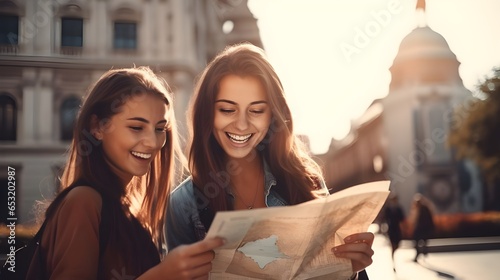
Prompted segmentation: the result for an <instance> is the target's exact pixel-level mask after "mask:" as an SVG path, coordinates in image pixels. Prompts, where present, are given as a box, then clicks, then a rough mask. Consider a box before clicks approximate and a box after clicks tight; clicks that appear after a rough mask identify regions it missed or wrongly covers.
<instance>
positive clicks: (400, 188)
mask: <svg viewBox="0 0 500 280" xmlns="http://www.w3.org/2000/svg"><path fill="white" fill-rule="evenodd" d="M418 12H421V13H422V12H424V11H423V9H422V10H419V7H418V6H417V13H418ZM459 66H460V62H459V61H458V60H457V57H456V55H455V54H454V53H453V52H452V50H451V49H450V47H449V45H448V43H447V42H446V40H445V38H443V36H441V35H440V34H439V33H437V32H435V31H434V30H432V28H430V27H429V26H427V25H425V24H424V25H422V26H418V27H416V28H415V29H414V30H413V31H411V32H410V33H409V34H408V35H407V36H406V37H405V38H404V39H403V40H402V41H401V43H400V46H399V50H398V53H397V55H396V57H395V58H394V61H393V64H392V66H391V67H390V69H389V70H390V72H391V76H392V79H391V83H390V85H389V92H388V94H387V96H386V97H384V98H382V99H378V100H375V101H374V102H373V103H372V104H371V106H370V107H369V108H368V109H367V110H366V112H365V113H364V115H363V116H361V117H360V118H359V119H357V120H355V121H353V123H352V126H351V127H352V128H351V132H350V134H349V135H348V136H347V137H346V138H345V139H344V140H341V141H332V145H331V147H330V150H329V151H328V152H327V153H326V154H325V155H321V156H319V158H320V161H321V162H323V164H322V165H323V166H324V170H325V173H326V176H325V177H326V180H327V185H328V186H329V188H331V189H332V190H333V191H335V190H339V189H342V188H345V187H349V186H351V185H355V184H360V183H365V182H369V181H375V180H384V179H390V180H391V191H392V192H394V193H397V195H398V198H399V200H400V203H401V205H403V206H404V207H406V209H405V210H406V212H408V210H409V207H410V205H411V201H412V198H413V196H414V194H415V193H422V194H423V195H425V196H426V197H428V198H430V199H431V200H432V201H433V202H434V203H435V205H436V208H437V210H438V211H439V212H441V213H453V212H475V211H481V210H482V185H481V182H480V180H479V179H478V178H479V175H478V170H477V168H476V167H475V166H474V165H473V164H472V163H470V162H467V161H456V160H455V158H454V155H453V151H452V150H451V149H450V148H449V147H448V146H447V144H446V141H447V135H448V132H449V131H450V127H451V125H453V122H452V121H453V120H452V117H453V110H454V108H455V107H456V105H458V104H461V103H464V102H465V101H466V100H467V99H469V98H471V97H472V95H471V92H470V91H469V90H467V89H466V88H465V87H464V85H463V82H462V79H461V78H460V75H459V71H458V68H459Z"/></svg>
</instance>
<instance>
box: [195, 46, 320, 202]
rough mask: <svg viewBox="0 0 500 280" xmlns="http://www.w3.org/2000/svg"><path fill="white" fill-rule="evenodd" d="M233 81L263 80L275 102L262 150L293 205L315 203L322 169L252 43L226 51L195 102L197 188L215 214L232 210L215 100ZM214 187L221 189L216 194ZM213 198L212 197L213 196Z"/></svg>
mask: <svg viewBox="0 0 500 280" xmlns="http://www.w3.org/2000/svg"><path fill="white" fill-rule="evenodd" d="M228 75H237V76H240V77H246V76H251V77H255V78H257V79H258V80H259V81H260V82H261V84H262V86H263V88H264V90H265V92H266V94H267V97H268V100H269V104H270V108H271V111H272V119H271V124H270V127H269V130H268V132H267V135H266V136H265V137H264V139H263V140H262V141H261V142H260V143H259V144H258V145H257V150H258V152H259V153H260V154H261V155H262V156H263V157H264V158H265V160H266V161H267V163H268V164H269V166H270V168H271V172H272V173H273V175H274V176H275V177H276V180H277V182H278V188H277V190H278V191H279V192H280V194H282V195H283V196H284V197H285V199H287V201H288V202H289V203H290V204H298V203H301V202H304V201H307V200H311V199H313V198H315V197H316V196H315V194H314V192H313V191H314V190H317V189H319V188H320V187H321V186H320V181H321V180H323V179H322V174H321V170H320V168H319V166H318V165H317V164H316V162H314V161H313V160H312V159H311V158H310V157H309V155H308V153H307V152H306V151H305V149H304V148H303V145H302V142H300V140H299V139H298V138H297V137H296V136H295V135H294V134H293V119H292V115H291V113H290V109H289V107H288V105H287V102H286V99H285V93H284V90H283V85H282V83H281V81H280V79H279V77H278V75H277V74H276V72H275V70H274V68H273V67H272V65H271V64H270V63H269V61H268V59H267V58H266V55H265V53H264V51H263V50H262V49H260V48H258V47H256V46H254V45H251V44H249V43H242V44H237V45H232V46H228V47H226V49H225V50H223V51H222V52H221V53H219V54H218V55H217V56H216V57H215V58H214V60H212V61H211V62H210V63H209V65H208V66H207V67H206V68H205V70H204V71H203V73H202V74H201V76H200V77H199V79H198V82H197V84H196V87H195V91H194V95H193V97H192V99H191V103H190V108H189V111H188V112H189V113H188V119H189V121H188V124H189V126H190V127H189V131H190V136H191V137H190V143H189V144H190V145H188V147H190V148H189V151H188V160H189V168H190V171H191V174H192V177H193V182H194V183H195V185H196V187H197V188H198V189H199V190H200V191H202V193H204V194H205V195H206V196H207V197H208V198H209V200H210V202H209V203H210V205H211V208H212V209H214V211H219V210H227V209H228V204H227V202H226V199H225V192H224V191H223V188H224V187H226V186H224V185H221V182H223V181H224V178H223V177H224V174H227V171H226V170H225V168H226V162H225V152H224V150H223V149H222V147H221V146H220V145H219V143H218V142H217V140H216V139H215V137H214V135H213V125H214V116H215V112H214V111H215V100H216V97H217V94H218V92H219V89H220V82H221V80H222V79H223V78H224V77H226V76H228ZM214 186H218V189H215V190H214ZM208 192H209V193H208Z"/></svg>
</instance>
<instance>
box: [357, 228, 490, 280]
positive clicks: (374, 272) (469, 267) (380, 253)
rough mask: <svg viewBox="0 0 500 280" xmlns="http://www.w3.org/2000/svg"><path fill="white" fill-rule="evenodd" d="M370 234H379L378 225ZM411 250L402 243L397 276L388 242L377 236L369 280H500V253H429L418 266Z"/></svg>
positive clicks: (410, 243)
mask: <svg viewBox="0 0 500 280" xmlns="http://www.w3.org/2000/svg"><path fill="white" fill-rule="evenodd" d="M370 231H372V232H374V233H375V232H377V230H376V225H373V227H370ZM412 246H413V243H412V242H411V241H406V240H405V241H403V242H401V246H400V248H398V249H397V250H396V252H395V254H394V267H395V269H396V271H395V272H394V270H393V262H392V260H391V247H390V243H389V240H388V239H387V237H386V236H384V235H383V234H381V233H375V241H374V243H373V249H374V251H375V255H374V256H373V264H372V265H371V266H369V267H368V268H367V269H366V270H367V272H368V276H369V278H370V280H417V279H418V280H420V279H425V280H434V279H457V280H476V279H481V280H497V279H499V275H500V264H499V260H500V250H481V251H453V252H439V253H429V254H428V255H427V256H420V257H419V260H418V263H416V262H413V258H414V257H415V249H414V248H413V247H412Z"/></svg>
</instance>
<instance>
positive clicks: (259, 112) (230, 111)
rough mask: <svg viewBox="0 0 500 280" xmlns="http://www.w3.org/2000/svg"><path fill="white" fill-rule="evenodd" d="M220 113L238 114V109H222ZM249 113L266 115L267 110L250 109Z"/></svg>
mask: <svg viewBox="0 0 500 280" xmlns="http://www.w3.org/2000/svg"><path fill="white" fill-rule="evenodd" d="M219 112H221V113H223V114H232V113H234V112H236V109H225V108H220V109H219ZM248 112H250V113H251V114H254V115H259V114H263V113H265V109H250V110H248Z"/></svg>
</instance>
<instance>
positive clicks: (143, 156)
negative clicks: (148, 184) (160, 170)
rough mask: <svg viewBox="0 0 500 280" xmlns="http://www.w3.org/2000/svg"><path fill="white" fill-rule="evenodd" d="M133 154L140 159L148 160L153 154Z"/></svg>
mask: <svg viewBox="0 0 500 280" xmlns="http://www.w3.org/2000/svg"><path fill="white" fill-rule="evenodd" d="M132 154H133V155H134V156H136V157H140V158H143V159H148V158H150V157H151V154H144V153H139V152H132Z"/></svg>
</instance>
